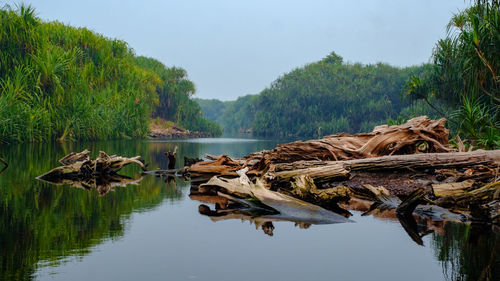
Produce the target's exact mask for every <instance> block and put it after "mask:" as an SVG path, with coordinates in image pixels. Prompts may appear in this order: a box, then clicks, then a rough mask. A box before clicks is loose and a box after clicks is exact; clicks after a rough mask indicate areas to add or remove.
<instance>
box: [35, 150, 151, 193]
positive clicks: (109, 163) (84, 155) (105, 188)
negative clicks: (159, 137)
mask: <svg viewBox="0 0 500 281" xmlns="http://www.w3.org/2000/svg"><path fill="white" fill-rule="evenodd" d="M139 159H140V156H136V157H132V158H127V157H121V156H116V155H111V156H109V155H107V154H106V153H105V152H103V151H100V152H99V156H98V157H97V158H96V159H95V160H93V159H91V158H90V151H88V150H84V151H82V152H80V153H74V152H72V153H70V154H68V155H66V156H64V157H63V158H61V159H60V160H59V163H60V164H61V165H62V166H59V167H56V168H54V169H52V170H50V171H48V172H47V173H45V174H43V175H41V176H39V177H38V178H37V179H39V180H43V181H46V182H49V183H52V184H55V185H63V184H68V185H70V186H73V187H78V188H84V189H91V188H93V187H95V188H96V189H97V191H98V192H99V194H100V195H104V194H106V193H108V192H109V191H112V190H113V188H114V187H117V186H125V185H127V184H138V183H139V182H140V181H141V180H142V177H140V178H139V179H131V178H129V177H126V176H122V175H118V174H117V172H118V171H120V170H121V169H122V168H123V167H124V166H127V165H129V164H132V163H135V164H137V165H139V166H140V167H141V169H142V170H143V171H146V170H147V169H146V165H144V163H142V162H141V161H140V160H139Z"/></svg>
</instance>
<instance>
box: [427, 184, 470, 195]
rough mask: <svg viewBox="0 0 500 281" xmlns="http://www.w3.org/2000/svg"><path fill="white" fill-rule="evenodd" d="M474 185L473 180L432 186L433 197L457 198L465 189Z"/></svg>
mask: <svg viewBox="0 0 500 281" xmlns="http://www.w3.org/2000/svg"><path fill="white" fill-rule="evenodd" d="M473 184H474V181H473V180H466V181H463V182H453V183H442V184H433V185H432V191H433V192H434V196H437V197H445V196H459V195H462V194H464V193H465V192H466V189H467V188H469V187H471V186H472V185H473Z"/></svg>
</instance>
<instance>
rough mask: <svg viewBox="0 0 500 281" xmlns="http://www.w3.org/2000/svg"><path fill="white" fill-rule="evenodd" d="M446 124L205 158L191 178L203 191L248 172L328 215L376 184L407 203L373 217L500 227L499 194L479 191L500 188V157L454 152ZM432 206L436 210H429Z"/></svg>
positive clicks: (412, 123) (422, 120) (421, 121)
mask: <svg viewBox="0 0 500 281" xmlns="http://www.w3.org/2000/svg"><path fill="white" fill-rule="evenodd" d="M444 123H445V119H440V120H430V119H428V118H427V117H425V116H423V117H418V118H414V119H412V120H409V121H408V122H407V123H406V124H403V125H398V126H390V127H389V126H379V127H376V128H375V129H374V130H373V131H372V132H371V133H367V134H357V135H347V134H338V135H332V136H327V137H324V138H322V139H319V140H311V141H306V142H293V143H288V144H282V145H278V146H277V147H276V148H274V149H272V150H267V151H266V150H264V151H260V152H255V153H251V154H249V155H248V156H246V157H244V158H241V159H231V158H229V157H228V156H227V155H221V156H208V158H209V159H211V161H205V162H199V163H195V164H193V165H191V166H190V167H188V168H187V170H188V171H189V173H190V174H191V175H192V176H193V177H194V179H196V181H197V184H198V180H200V181H201V180H203V178H207V179H208V178H210V177H212V176H227V177H238V174H237V171H239V170H241V169H248V172H247V175H248V176H250V177H252V180H253V181H254V182H252V184H257V183H262V184H263V185H265V187H266V188H269V189H270V190H273V191H277V192H280V193H284V194H287V195H291V196H293V197H297V198H300V199H303V200H305V201H307V202H310V203H312V204H316V205H320V206H322V207H325V208H327V209H335V206H336V205H337V204H338V202H341V201H343V200H347V198H349V197H353V196H360V193H359V192H358V191H359V190H360V189H361V190H364V189H366V187H364V186H365V185H367V184H372V185H374V186H378V185H384V186H385V187H386V188H387V190H388V192H390V193H391V194H395V195H397V196H401V198H404V200H403V202H402V203H401V200H400V199H399V198H396V197H393V196H387V195H386V196H385V197H386V199H389V200H385V201H384V200H378V201H379V202H378V203H377V205H373V210H372V211H375V210H376V209H377V208H394V209H396V208H398V214H401V215H406V216H409V215H411V214H412V213H415V214H418V213H419V214H422V215H423V216H426V217H429V218H432V220H440V219H450V220H456V221H461V220H463V216H459V215H456V214H454V213H452V212H450V211H448V210H446V209H443V207H444V208H450V207H453V210H454V211H455V210H457V209H458V210H460V211H461V212H462V213H464V214H468V213H469V212H470V213H471V214H472V215H473V216H474V217H475V218H479V217H481V218H482V217H487V218H489V221H497V220H500V215H499V210H500V203H499V201H500V199H499V197H500V195H498V194H500V191H498V194H497V193H495V192H496V189H495V188H493V187H492V186H489V187H488V188H486V189H487V190H486V189H483V188H482V187H483V186H487V185H488V184H489V183H492V182H498V180H499V178H498V167H499V165H500V150H494V151H483V150H477V151H473V152H451V150H450V148H449V146H448V132H449V131H448V130H447V129H446V128H445V127H444ZM217 180H218V181H219V182H212V184H213V185H219V187H220V188H221V189H222V190H223V192H228V193H230V194H236V195H238V196H241V195H242V194H238V192H239V191H236V190H231V187H229V188H226V187H224V186H225V185H226V186H233V185H234V182H231V181H230V180H226V179H219V178H217ZM235 180H238V179H235ZM414 190H417V191H416V192H415V193H411V192H412V191H414ZM233 192H235V193H233ZM474 192H475V193H474ZM362 193H363V192H362ZM495 194H497V195H495ZM382 195H384V194H380V196H382ZM246 196H248V194H247V195H246ZM361 197H362V198H363V194H361ZM436 197H438V199H436ZM381 198H382V197H381ZM485 198H486V199H485ZM379 199H380V198H379ZM432 200H435V202H433V203H431V204H428V203H429V202H431V201H432ZM389 203H390V204H392V206H391V205H389ZM421 203H424V204H427V205H425V206H423V205H419V204H421ZM455 207H456V208H455Z"/></svg>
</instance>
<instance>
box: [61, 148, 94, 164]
mask: <svg viewBox="0 0 500 281" xmlns="http://www.w3.org/2000/svg"><path fill="white" fill-rule="evenodd" d="M89 155H90V151H89V150H87V149H85V150H84V151H82V152H80V153H75V152H71V153H70V154H68V155H66V156H64V157H63V158H61V159H59V163H61V164H62V165H70V164H73V163H75V162H81V161H85V160H89V159H90V156H89Z"/></svg>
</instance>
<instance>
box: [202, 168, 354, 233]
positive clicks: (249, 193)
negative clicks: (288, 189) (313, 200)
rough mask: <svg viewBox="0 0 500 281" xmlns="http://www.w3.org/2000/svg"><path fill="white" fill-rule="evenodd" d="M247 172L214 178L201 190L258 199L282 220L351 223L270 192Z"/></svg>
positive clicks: (343, 218) (298, 201)
mask: <svg viewBox="0 0 500 281" xmlns="http://www.w3.org/2000/svg"><path fill="white" fill-rule="evenodd" d="M247 170H248V169H244V170H240V171H238V174H239V177H238V178H234V179H224V178H218V177H213V178H212V179H210V181H209V182H207V183H206V184H202V185H200V188H217V189H218V190H219V191H223V192H225V193H227V194H230V195H236V196H238V197H240V198H253V199H256V200H258V202H259V203H261V204H263V205H264V206H268V207H269V208H272V209H274V210H276V211H277V212H279V214H280V217H281V218H282V219H286V220H290V221H299V222H308V223H314V224H326V223H341V222H349V220H348V219H346V218H345V217H343V216H341V215H338V214H336V213H333V212H331V211H328V210H326V209H323V208H321V207H319V206H316V205H313V204H310V203H307V202H305V201H302V200H299V199H297V198H294V197H291V196H288V195H285V194H281V193H278V192H274V191H271V190H268V189H266V188H265V187H264V183H263V182H262V181H261V180H259V179H256V182H255V183H253V182H251V181H250V179H249V178H248V177H247V176H246V174H245V173H246V171H247Z"/></svg>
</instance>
